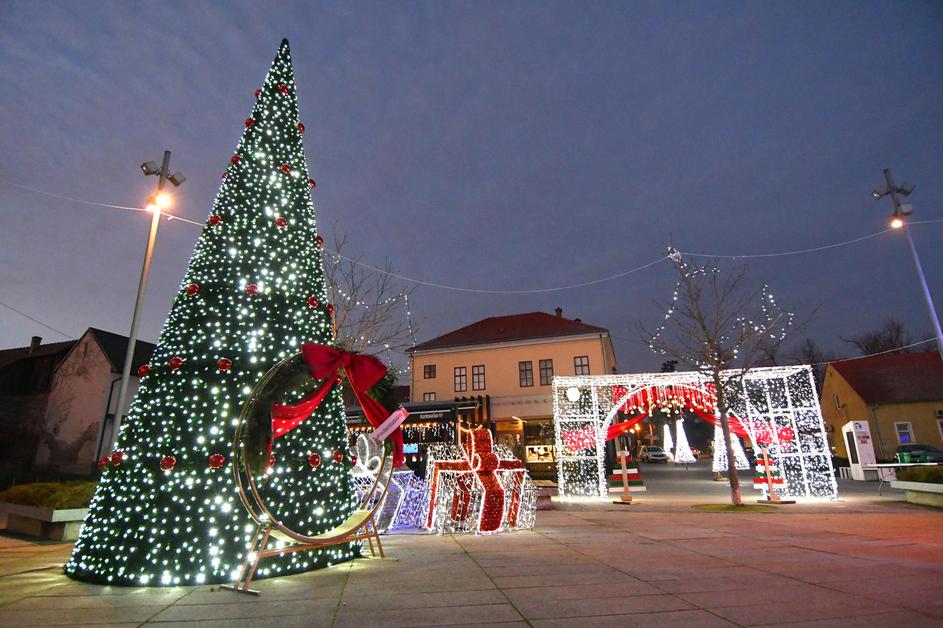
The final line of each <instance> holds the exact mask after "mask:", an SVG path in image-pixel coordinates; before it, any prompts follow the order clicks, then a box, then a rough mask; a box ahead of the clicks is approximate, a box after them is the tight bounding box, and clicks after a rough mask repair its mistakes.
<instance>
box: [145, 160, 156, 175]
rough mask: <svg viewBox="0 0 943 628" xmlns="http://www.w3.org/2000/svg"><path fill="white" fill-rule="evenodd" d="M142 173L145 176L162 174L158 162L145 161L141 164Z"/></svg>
mask: <svg viewBox="0 0 943 628" xmlns="http://www.w3.org/2000/svg"><path fill="white" fill-rule="evenodd" d="M141 172H143V173H144V175H145V176H150V175H152V174H158V173H160V166H158V165H157V162H156V161H145V162H144V163H143V164H141Z"/></svg>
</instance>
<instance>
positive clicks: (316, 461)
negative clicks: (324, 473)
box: [308, 454, 321, 469]
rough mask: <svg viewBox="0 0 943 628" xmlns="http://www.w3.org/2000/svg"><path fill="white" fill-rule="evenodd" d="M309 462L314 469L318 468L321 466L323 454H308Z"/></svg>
mask: <svg viewBox="0 0 943 628" xmlns="http://www.w3.org/2000/svg"><path fill="white" fill-rule="evenodd" d="M308 464H309V465H311V468H312V469H317V468H318V467H320V466H321V456H320V455H319V454H311V455H309V456H308Z"/></svg>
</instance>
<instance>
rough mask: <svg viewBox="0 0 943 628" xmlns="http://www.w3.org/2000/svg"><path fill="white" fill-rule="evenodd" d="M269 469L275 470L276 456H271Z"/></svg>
mask: <svg viewBox="0 0 943 628" xmlns="http://www.w3.org/2000/svg"><path fill="white" fill-rule="evenodd" d="M268 468H269V469H274V468H275V456H269V457H268Z"/></svg>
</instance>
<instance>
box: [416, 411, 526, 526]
mask: <svg viewBox="0 0 943 628" xmlns="http://www.w3.org/2000/svg"><path fill="white" fill-rule="evenodd" d="M493 449H494V447H493V445H492V442H491V432H490V431H489V430H487V429H484V428H476V429H473V430H471V431H470V432H469V439H468V446H467V447H466V448H465V452H466V455H467V456H468V459H467V460H455V461H441V462H436V463H435V470H434V472H433V476H432V487H431V488H430V490H429V515H428V519H427V521H426V526H427V527H432V519H433V517H434V515H435V503H436V492H437V489H438V484H439V482H438V480H439V471H472V472H474V473H475V475H476V476H478V480H479V481H480V482H481V485H482V487H483V488H484V496H483V499H482V504H481V519H480V520H479V523H478V531H479V532H494V531H495V530H497V529H498V528H500V527H501V522H502V520H504V487H503V486H501V482H500V480H498V478H497V476H496V475H495V471H496V470H498V469H520V470H521V472H522V473H521V479H523V469H524V465H523V464H521V461H520V460H517V459H516V458H515V459H513V460H501V459H499V458H498V456H497V454H495V453H494V451H493ZM470 479H471V476H470V475H468V476H465V477H463V478H462V479H461V480H460V481H459V487H458V489H457V490H456V495H455V496H454V497H453V500H452V511H451V513H450V515H451V517H452V519H453V520H454V521H460V520H463V519H465V518H466V517H467V516H468V514H469V513H468V508H469V506H470V504H471V491H472V489H473V485H472V482H469V481H468V480H470ZM518 487H519V485H517V486H515V488H518ZM520 505H521V493H520V490H514V493H513V499H512V500H511V504H510V507H509V509H508V513H507V520H508V525H510V526H511V527H514V526H515V525H517V515H518V511H519V510H520Z"/></svg>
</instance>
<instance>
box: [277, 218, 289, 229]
mask: <svg viewBox="0 0 943 628" xmlns="http://www.w3.org/2000/svg"><path fill="white" fill-rule="evenodd" d="M275 226H276V227H278V228H279V229H284V228H285V227H287V226H288V221H287V220H285V217H284V216H279V217H278V218H276V219H275Z"/></svg>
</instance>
